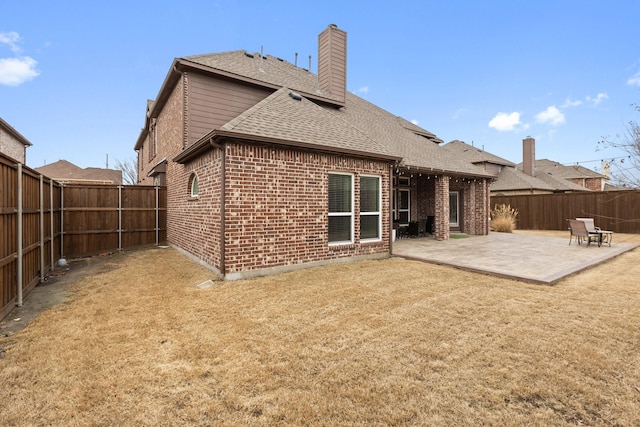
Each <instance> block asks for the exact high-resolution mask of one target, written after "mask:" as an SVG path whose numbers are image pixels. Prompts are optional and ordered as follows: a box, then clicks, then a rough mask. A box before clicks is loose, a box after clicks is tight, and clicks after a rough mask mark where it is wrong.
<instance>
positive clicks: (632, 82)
mask: <svg viewBox="0 0 640 427" xmlns="http://www.w3.org/2000/svg"><path fill="white" fill-rule="evenodd" d="M627 84H628V85H629V86H639V87H640V71H638V72H637V73H635V74H634V75H633V76H631V77H629V80H627Z"/></svg>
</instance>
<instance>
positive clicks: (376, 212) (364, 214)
mask: <svg viewBox="0 0 640 427" xmlns="http://www.w3.org/2000/svg"><path fill="white" fill-rule="evenodd" d="M380 194H381V190H380V177H377V176H361V177H360V240H379V239H380V237H381V232H380V230H381V226H382V224H381V218H382V216H381V214H380V206H381V205H382V201H381V199H380Z"/></svg>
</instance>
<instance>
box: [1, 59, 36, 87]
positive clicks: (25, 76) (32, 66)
mask: <svg viewBox="0 0 640 427" xmlns="http://www.w3.org/2000/svg"><path fill="white" fill-rule="evenodd" d="M36 65H38V62H37V61H36V60H35V59H33V58H29V57H28V56H24V57H22V58H0V84H3V85H7V86H18V85H20V84H22V83H24V82H26V81H29V80H31V79H33V78H34V77H36V76H38V75H39V74H40V71H38V70H36Z"/></svg>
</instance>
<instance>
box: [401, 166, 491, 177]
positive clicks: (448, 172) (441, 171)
mask: <svg viewBox="0 0 640 427" xmlns="http://www.w3.org/2000/svg"><path fill="white" fill-rule="evenodd" d="M398 168H400V169H406V170H409V171H413V170H415V172H416V173H424V174H428V175H434V174H443V175H457V176H462V177H465V178H466V177H472V178H484V179H487V178H495V176H493V175H491V174H489V173H473V172H460V171H454V170H448V169H438V168H435V169H434V168H425V167H419V166H410V165H409V166H407V165H405V166H398Z"/></svg>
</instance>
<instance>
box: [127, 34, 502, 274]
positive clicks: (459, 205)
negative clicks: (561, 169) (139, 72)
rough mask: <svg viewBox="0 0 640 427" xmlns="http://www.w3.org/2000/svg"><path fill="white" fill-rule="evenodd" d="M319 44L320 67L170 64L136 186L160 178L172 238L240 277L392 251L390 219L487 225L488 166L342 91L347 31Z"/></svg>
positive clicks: (198, 60)
mask: <svg viewBox="0 0 640 427" xmlns="http://www.w3.org/2000/svg"><path fill="white" fill-rule="evenodd" d="M318 41H319V47H318V51H319V57H318V64H319V67H318V68H319V69H318V75H314V74H313V73H311V72H310V71H309V70H306V69H303V68H300V67H298V66H296V65H294V64H291V63H289V62H287V61H284V60H283V59H280V58H277V57H273V56H269V55H266V56H263V55H261V54H259V53H248V52H245V51H232V52H224V53H217V54H208V55H197V56H190V57H185V58H176V59H175V60H174V61H173V64H171V67H170V68H169V72H168V74H167V76H166V78H165V80H164V82H163V84H162V87H161V88H160V91H159V93H158V96H157V98H156V100H155V101H154V102H148V103H147V114H146V118H145V125H144V128H143V130H142V132H141V133H140V136H139V138H138V140H137V142H136V145H135V149H136V151H138V168H139V170H138V172H139V174H138V176H139V180H140V183H141V184H157V183H161V182H166V185H167V239H168V241H169V243H170V244H172V245H173V246H175V247H177V248H179V249H180V250H182V251H183V252H185V253H187V254H189V255H191V256H193V257H194V258H196V259H198V260H199V261H201V262H202V263H204V264H206V265H208V266H210V267H212V268H213V269H215V270H216V271H218V272H219V273H220V274H221V275H222V276H223V277H225V278H226V279H237V278H242V277H253V276H258V275H264V274H269V273H273V272H279V271H286V270H289V269H294V268H298V267H300V266H312V265H322V264H326V263H330V262H335V261H339V260H354V259H368V258H381V257H386V256H389V254H390V253H391V250H392V229H393V221H394V219H396V220H397V221H398V222H400V223H403V224H408V223H409V222H410V221H414V220H419V219H425V218H427V217H428V216H431V217H433V220H434V227H435V237H436V238H437V239H447V238H448V237H449V232H450V230H461V231H463V232H466V233H469V234H477V235H484V234H487V233H488V221H487V219H488V216H489V180H490V179H491V175H490V174H488V173H486V172H485V171H483V170H482V169H480V168H478V167H476V166H474V165H472V164H471V163H469V162H466V161H463V160H460V159H459V158H457V156H455V155H452V154H451V153H450V152H449V151H447V150H444V149H442V148H441V147H440V146H439V145H438V143H440V142H442V141H441V140H440V139H438V138H437V137H436V136H435V135H434V134H432V133H431V132H428V131H426V130H424V129H422V128H420V127H419V126H416V125H414V124H412V123H411V122H408V121H407V120H404V119H402V118H400V117H397V116H394V115H392V114H390V113H388V112H387V111H385V110H383V109H381V108H379V107H377V106H375V105H373V104H371V103H369V102H367V101H365V100H363V99H361V98H359V97H357V96H355V95H353V94H351V93H349V92H348V91H347V84H346V51H347V50H346V33H345V32H344V31H342V30H340V29H338V28H337V27H336V26H335V25H330V26H329V27H328V28H327V29H326V30H325V31H323V32H322V33H321V34H320V35H319V38H318Z"/></svg>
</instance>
